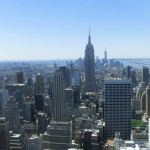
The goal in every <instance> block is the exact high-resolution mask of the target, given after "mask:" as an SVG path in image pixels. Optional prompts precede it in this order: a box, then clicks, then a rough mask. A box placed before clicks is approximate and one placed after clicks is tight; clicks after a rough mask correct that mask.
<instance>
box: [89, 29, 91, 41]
mask: <svg viewBox="0 0 150 150" xmlns="http://www.w3.org/2000/svg"><path fill="white" fill-rule="evenodd" d="M89 43H91V35H90V27H89Z"/></svg>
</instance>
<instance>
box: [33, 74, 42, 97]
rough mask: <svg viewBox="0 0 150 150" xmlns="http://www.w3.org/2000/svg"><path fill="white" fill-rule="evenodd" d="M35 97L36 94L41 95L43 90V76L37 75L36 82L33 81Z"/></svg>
mask: <svg viewBox="0 0 150 150" xmlns="http://www.w3.org/2000/svg"><path fill="white" fill-rule="evenodd" d="M34 90H35V95H36V94H43V91H44V88H43V76H42V75H41V74H40V73H38V74H37V76H36V81H35V89H34Z"/></svg>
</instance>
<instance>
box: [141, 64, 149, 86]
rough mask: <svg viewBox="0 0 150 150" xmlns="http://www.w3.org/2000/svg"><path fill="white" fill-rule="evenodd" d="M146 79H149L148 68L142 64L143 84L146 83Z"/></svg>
mask: <svg viewBox="0 0 150 150" xmlns="http://www.w3.org/2000/svg"><path fill="white" fill-rule="evenodd" d="M148 81H149V68H148V67H145V66H143V68H142V82H145V85H146V86H147V85H148Z"/></svg>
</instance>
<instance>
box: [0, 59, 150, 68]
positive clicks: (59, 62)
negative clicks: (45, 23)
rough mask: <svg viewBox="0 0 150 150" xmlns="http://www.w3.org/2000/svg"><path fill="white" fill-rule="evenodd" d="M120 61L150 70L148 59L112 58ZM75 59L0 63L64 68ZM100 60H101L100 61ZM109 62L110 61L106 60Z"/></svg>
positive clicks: (4, 61) (6, 61)
mask: <svg viewBox="0 0 150 150" xmlns="http://www.w3.org/2000/svg"><path fill="white" fill-rule="evenodd" d="M114 59H115V60H116V61H120V62H122V63H123V65H124V66H128V65H129V66H132V67H134V68H137V69H141V68H142V67H143V66H147V67H149V68H150V58H114ZM75 60H76V59H49V60H0V63H33V64H53V63H56V64H57V65H58V66H65V65H66V62H71V61H75ZM100 60H101V59H100ZM108 60H110V59H108Z"/></svg>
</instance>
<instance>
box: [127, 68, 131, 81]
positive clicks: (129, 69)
mask: <svg viewBox="0 0 150 150" xmlns="http://www.w3.org/2000/svg"><path fill="white" fill-rule="evenodd" d="M127 78H128V79H130V78H131V67H130V66H127Z"/></svg>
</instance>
